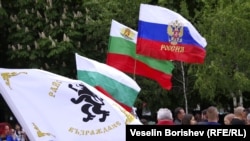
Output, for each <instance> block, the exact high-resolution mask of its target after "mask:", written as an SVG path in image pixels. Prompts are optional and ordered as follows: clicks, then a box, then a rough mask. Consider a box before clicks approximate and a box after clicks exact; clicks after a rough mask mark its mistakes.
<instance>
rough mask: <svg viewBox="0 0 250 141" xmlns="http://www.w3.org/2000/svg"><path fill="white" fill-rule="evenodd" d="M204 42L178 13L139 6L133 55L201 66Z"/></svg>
mask: <svg viewBox="0 0 250 141" xmlns="http://www.w3.org/2000/svg"><path fill="white" fill-rule="evenodd" d="M206 45H207V42H206V39H205V38H204V37H202V36H201V35H200V33H199V32H198V31H197V30H196V29H195V27H194V26H193V25H192V24H191V23H190V22H189V21H188V20H186V19H185V18H184V17H183V16H181V15H180V14H178V13H176V12H174V11H171V10H169V9H167V8H163V7H160V6H154V5H149V4H141V6H140V14H139V25H138V39H137V45H136V53H137V54H140V55H144V56H150V57H153V58H157V59H162V60H176V61H183V62H187V63H204V59H205V56H206V50H205V47H206Z"/></svg>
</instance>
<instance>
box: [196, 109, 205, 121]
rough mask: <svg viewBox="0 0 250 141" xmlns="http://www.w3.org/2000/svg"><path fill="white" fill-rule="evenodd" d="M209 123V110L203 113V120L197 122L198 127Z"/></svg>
mask: <svg viewBox="0 0 250 141" xmlns="http://www.w3.org/2000/svg"><path fill="white" fill-rule="evenodd" d="M206 123H207V109H204V110H202V111H201V120H200V121H199V122H197V124H198V125H203V124H206Z"/></svg>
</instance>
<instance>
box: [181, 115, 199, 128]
mask: <svg viewBox="0 0 250 141" xmlns="http://www.w3.org/2000/svg"><path fill="white" fill-rule="evenodd" d="M196 124H197V122H196V120H195V118H194V115H193V114H185V115H184V117H183V118H182V125H196Z"/></svg>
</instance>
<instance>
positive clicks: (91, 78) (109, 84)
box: [77, 70, 138, 107]
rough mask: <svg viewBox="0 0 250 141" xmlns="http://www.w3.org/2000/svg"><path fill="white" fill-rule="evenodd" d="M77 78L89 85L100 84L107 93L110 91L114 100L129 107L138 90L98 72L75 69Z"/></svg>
mask: <svg viewBox="0 0 250 141" xmlns="http://www.w3.org/2000/svg"><path fill="white" fill-rule="evenodd" d="M77 78H78V79H79V80H83V81H84V82H86V83H88V84H89V85H91V86H102V87H103V88H104V89H105V90H107V91H108V92H109V93H112V96H113V97H114V98H115V99H116V100H118V101H120V102H121V103H124V104H126V105H128V106H131V107H132V106H133V104H134V102H135V99H136V98H137V95H138V91H136V90H134V89H132V88H131V87H128V86H127V85H124V84H122V83H119V82H118V81H116V80H114V79H111V78H110V77H107V76H105V75H102V74H100V73H98V72H92V71H82V70H77ZM104 84H105V85H104ZM125 94H126V95H125ZM124 97H125V98H124Z"/></svg>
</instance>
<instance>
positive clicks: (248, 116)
mask: <svg viewBox="0 0 250 141" xmlns="http://www.w3.org/2000/svg"><path fill="white" fill-rule="evenodd" d="M246 125H250V113H248V114H247V119H246Z"/></svg>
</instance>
